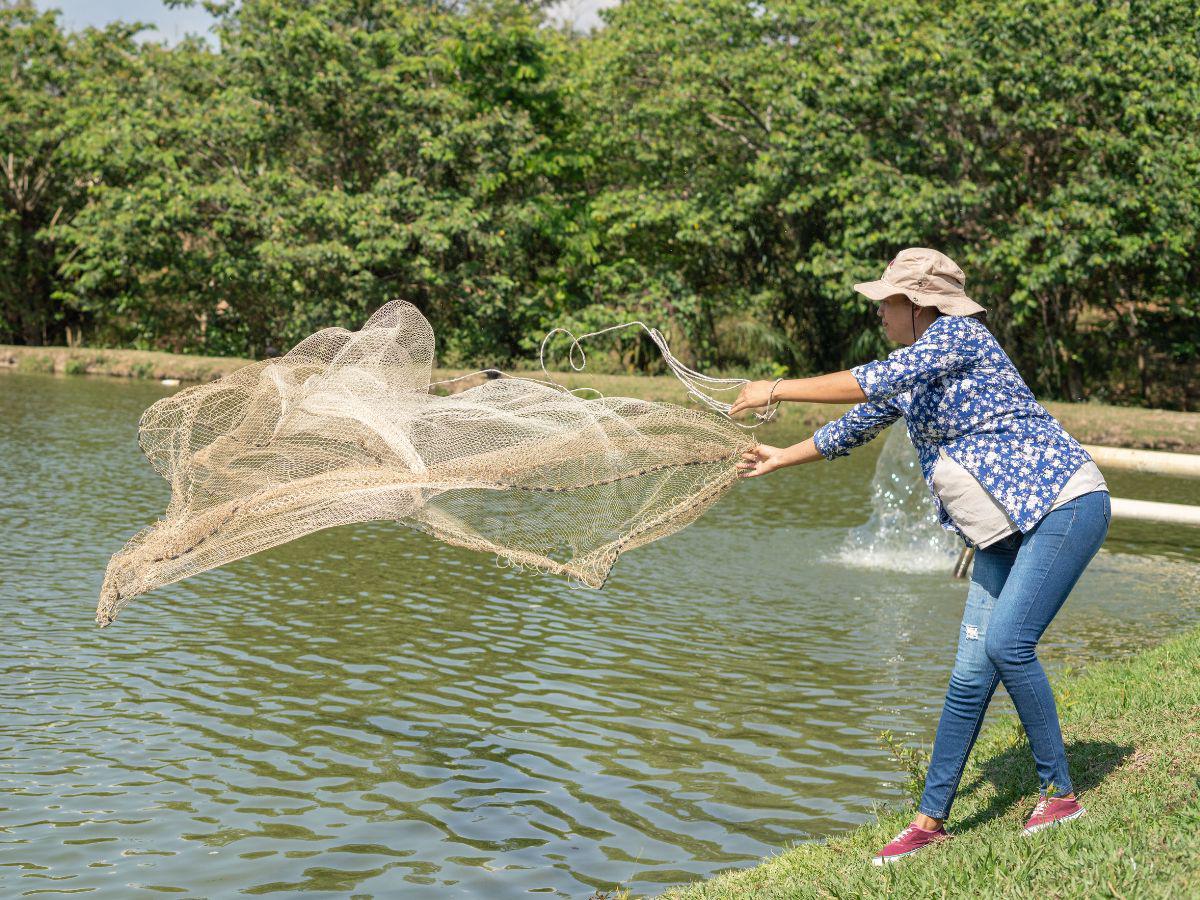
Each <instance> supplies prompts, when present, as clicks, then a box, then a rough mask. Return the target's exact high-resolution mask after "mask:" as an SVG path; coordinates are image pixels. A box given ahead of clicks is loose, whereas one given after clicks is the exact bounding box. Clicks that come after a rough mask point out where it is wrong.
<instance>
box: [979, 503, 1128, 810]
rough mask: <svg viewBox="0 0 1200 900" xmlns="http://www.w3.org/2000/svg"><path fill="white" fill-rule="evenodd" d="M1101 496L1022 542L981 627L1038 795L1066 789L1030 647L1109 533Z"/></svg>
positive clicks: (1051, 517)
mask: <svg viewBox="0 0 1200 900" xmlns="http://www.w3.org/2000/svg"><path fill="white" fill-rule="evenodd" d="M1109 517H1110V507H1109V497H1108V494H1107V492H1104V491H1095V492H1093V493H1090V494H1085V495H1084V496H1082V497H1079V498H1077V499H1075V500H1072V501H1071V502H1069V503H1066V504H1063V505H1062V506H1060V507H1059V508H1058V509H1056V510H1054V511H1053V512H1051V513H1049V514H1048V515H1047V516H1046V517H1045V518H1044V519H1042V521H1040V522H1039V523H1038V524H1037V525H1035V526H1034V527H1033V529H1032V530H1030V531H1029V532H1028V533H1027V534H1026V535H1025V538H1024V540H1022V542H1021V547H1020V549H1019V550H1018V551H1017V557H1016V560H1015V562H1014V563H1013V566H1012V569H1011V571H1010V572H1009V574H1008V579H1007V581H1005V583H1004V588H1003V590H1001V592H1000V596H999V598H998V600H997V603H996V607H995V610H994V611H993V613H992V617H991V621H990V622H989V626H988V633H987V639H986V641H985V642H984V647H985V650H986V652H987V657H988V659H989V660H991V662H992V664H993V665H994V666H995V667H996V670H997V671H998V672H999V673H1000V679H1001V681H1003V682H1004V688H1005V690H1007V691H1008V694H1009V696H1010V697H1012V701H1013V705H1014V706H1016V708H1017V714H1018V715H1019V716H1020V718H1021V724H1022V725H1024V726H1025V733H1026V734H1027V735H1028V736H1029V746H1030V748H1031V749H1032V750H1033V759H1034V762H1035V764H1036V765H1037V773H1038V780H1039V781H1040V782H1041V788H1042V793H1043V794H1044V793H1046V792H1047V791H1048V789H1049V788H1050V787H1051V786H1053V788H1054V791H1055V793H1056V794H1059V795H1062V794H1069V793H1071V791H1072V790H1073V788H1072V786H1071V778H1070V776H1069V775H1068V774H1067V754H1066V749H1065V747H1064V746H1063V739H1062V732H1061V731H1060V729H1059V725H1058V711H1057V709H1056V708H1055V705H1054V694H1053V693H1052V692H1051V690H1050V682H1049V680H1048V679H1047V678H1046V673H1045V672H1044V671H1043V670H1042V666H1041V663H1039V662H1038V658H1037V649H1036V648H1037V643H1038V641H1039V640H1040V639H1041V636H1042V634H1043V632H1045V630H1046V628H1047V626H1049V624H1050V622H1051V620H1052V619H1053V618H1054V616H1055V615H1056V614H1057V613H1058V611H1059V609H1060V608H1061V607H1062V605H1063V602H1064V601H1065V600H1066V599H1067V595H1068V594H1070V593H1071V589H1072V588H1073V587H1074V586H1075V582H1077V581H1078V580H1079V576H1080V575H1082V574H1083V570H1084V569H1085V568H1086V567H1087V564H1088V563H1089V562H1091V560H1092V557H1093V556H1095V555H1096V551H1097V550H1099V549H1100V545H1101V544H1102V543H1104V537H1105V535H1106V534H1107V533H1108V520H1109Z"/></svg>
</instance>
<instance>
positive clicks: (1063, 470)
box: [730, 248, 1110, 865]
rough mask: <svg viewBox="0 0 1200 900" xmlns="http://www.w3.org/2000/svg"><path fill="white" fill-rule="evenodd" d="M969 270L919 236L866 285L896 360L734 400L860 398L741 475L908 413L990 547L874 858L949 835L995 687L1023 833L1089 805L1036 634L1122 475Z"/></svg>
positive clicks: (826, 449)
mask: <svg viewBox="0 0 1200 900" xmlns="http://www.w3.org/2000/svg"><path fill="white" fill-rule="evenodd" d="M964 280H965V279H964V276H963V273H962V270H961V269H960V268H959V267H958V266H957V265H955V264H954V262H953V260H951V259H950V258H949V257H947V256H945V255H944V254H942V253H938V252H937V251H936V250H927V249H924V248H910V249H908V250H904V251H903V252H901V253H900V254H899V255H897V257H896V258H895V259H894V260H892V262H891V263H890V264H889V265H888V267H887V270H886V271H885V272H884V273H883V278H882V279H880V280H879V281H872V282H868V283H865V284H857V285H855V286H854V287H855V290H857V291H859V292H860V293H862V294H864V295H866V296H867V297H869V298H871V299H872V300H875V301H877V302H878V303H879V316H880V318H881V319H882V320H883V327H884V330H885V331H886V333H887V337H888V339H889V340H891V341H894V342H896V343H899V344H903V345H906V346H904V347H902V348H901V349H899V350H896V351H895V352H893V353H892V354H891V355H890V356H888V357H887V359H885V360H882V361H879V362H870V363H867V364H866V365H862V366H856V367H855V368H853V369H850V370H848V371H844V372H835V373H833V374H830V375H821V376H819V377H816V378H798V379H792V380H784V379H776V380H775V381H774V382H769V381H754V382H750V383H749V384H747V385H746V386H745V387H744V388H743V389H742V391H741V393H740V394H739V396H738V398H737V400H736V402H735V403H734V404H733V407H732V408H731V410H730V414H731V415H733V414H736V413H738V412H741V411H742V410H746V409H752V408H755V407H761V406H767V405H768V404H770V403H772V402H777V401H780V400H793V401H805V402H810V403H811V402H816V403H846V402H854V403H856V404H857V405H856V406H854V407H853V408H852V409H851V410H850V411H849V412H847V413H846V414H845V415H844V416H842V417H841V418H840V419H838V420H836V421H834V422H830V423H829V424H827V425H825V426H824V427H822V428H820V429H819V430H818V431H817V432H816V433H815V434H814V435H813V436H812V437H811V438H809V439H808V440H806V441H803V442H801V443H799V444H796V445H794V446H791V447H783V448H780V447H768V446H766V445H762V444H760V445H758V446H757V447H755V448H754V449H753V450H749V451H747V452H746V453H745V454H743V457H742V461H741V462H739V463H738V469H739V470H740V473H739V474H740V475H741V476H742V477H745V478H752V477H756V476H759V475H765V474H767V473H768V472H773V471H775V470H776V469H781V468H784V467H785V466H794V465H799V464H801V463H808V462H813V461H815V460H817V459H821V458H825V459H833V458H834V457H837V456H842V455H844V454H846V453H847V452H849V451H850V450H851V449H852V448H854V447H858V446H860V445H861V444H864V443H866V442H867V441H869V440H871V439H872V438H874V437H875V436H876V435H878V434H879V433H880V432H881V431H882V430H883V429H884V428H886V427H887V426H888V425H890V424H891V423H892V422H894V421H896V420H897V419H899V418H900V417H902V416H903V417H904V420H905V422H906V424H907V426H908V434H909V437H910V438H911V439H912V442H913V445H914V446H915V447H916V449H917V453H918V456H919V458H920V462H921V471H922V473H923V474H924V476H925V480H926V481H927V482H928V484H929V488H930V490H931V491H932V493H933V496H934V503H935V505H936V507H937V512H938V519H939V521H940V522H941V524H942V526H943V527H944V528H947V529H950V530H953V531H956V532H957V533H958V534H960V535H961V536H962V537H963V539H964V540H965V541H966V542H967V543H968V544H970V545H973V546H974V547H976V548H977V551H976V554H975V565H974V571H973V573H972V576H971V586H970V589H969V590H968V592H967V602H966V611H965V612H964V614H963V620H962V626H961V629H960V632H959V643H958V653H957V656H956V657H955V660H954V669H953V671H952V672H951V675H950V687H949V689H948V691H947V692H946V702H945V706H944V707H943V709H942V716H941V720H940V721H939V723H938V729H937V736H936V738H935V739H934V744H933V755H932V757H931V759H930V763H929V771H928V774H927V776H926V780H925V791H924V794H923V796H922V798H921V802H920V804H919V805H918V808H917V809H918V814H917V816H916V818H915V819H914V820H913V822H912V824H911V825H909V826H908V827H907V828H905V829H904V830H903V831H902V832H900V834H899V835H897V837H896V839H895V840H893V841H892V842H891V843H889V844H888V845H887V846H886V847H884V848H883V849H882V850H881V851H880V852H879V853H878V854H876V856H875V857H874V860H873V861H874V862H875V864H876V865H882V864H884V863H888V862H894V861H895V860H898V859H900V858H902V857H905V856H908V855H910V854H912V853H916V852H918V851H920V850H922V849H924V848H925V847H929V846H931V845H932V844H935V843H937V842H939V841H943V840H946V839H947V838H949V837H950V835H948V834H947V833H946V830H945V828H944V827H943V826H944V823H945V821H946V817H947V816H948V815H949V813H950V805H951V803H952V802H953V801H954V795H955V792H956V791H957V790H958V783H959V780H960V779H961V777H962V772H963V767H964V765H965V764H966V760H967V755H968V754H969V753H970V751H971V747H972V745H973V744H974V743H975V738H976V737H977V736H978V734H979V728H980V725H981V724H982V722H983V715H984V712H985V711H986V709H987V706H988V703H989V702H990V701H991V699H992V694H993V693H994V692H995V690H996V686H997V684H999V683H1000V682H1004V687H1005V689H1006V690H1007V691H1008V693H1009V695H1010V696H1011V697H1012V700H1013V703H1014V704H1015V706H1016V708H1017V713H1018V715H1019V716H1020V718H1021V723H1022V724H1023V725H1024V726H1025V732H1026V734H1027V735H1028V736H1029V745H1030V748H1031V749H1032V751H1033V758H1034V762H1035V763H1036V766H1037V773H1038V779H1039V781H1040V783H1041V797H1040V799H1039V800H1038V802H1037V804H1036V806H1035V807H1034V810H1033V814H1032V816H1031V817H1030V819H1029V821H1028V822H1027V823H1026V825H1025V833H1026V834H1032V833H1033V832H1035V831H1039V830H1041V829H1042V828H1046V827H1048V826H1051V825H1058V824H1060V823H1063V822H1067V821H1070V820H1072V819H1076V818H1078V817H1079V816H1081V815H1083V813H1084V808H1083V807H1082V806H1081V805H1080V804H1079V803H1078V802H1076V800H1075V794H1074V793H1073V788H1072V786H1071V778H1070V775H1069V774H1068V773H1067V758H1066V751H1065V748H1064V747H1063V739H1062V734H1061V732H1060V730H1059V724H1058V714H1057V710H1056V708H1055V705H1054V695H1053V694H1052V693H1051V691H1050V683H1049V681H1048V680H1047V679H1046V674H1045V672H1044V671H1043V670H1042V667H1041V665H1040V664H1039V663H1038V659H1037V652H1036V648H1037V642H1038V640H1039V639H1040V638H1041V636H1042V633H1043V632H1044V631H1045V630H1046V627H1047V626H1048V625H1049V624H1050V622H1051V620H1052V619H1053V618H1054V616H1055V614H1056V613H1057V612H1058V610H1059V608H1060V607H1061V606H1062V604H1063V601H1064V600H1066V598H1067V595H1068V594H1069V593H1070V592H1071V588H1072V587H1074V585H1075V582H1076V581H1078V579H1079V576H1080V575H1081V574H1082V572H1083V570H1084V569H1085V568H1086V567H1087V564H1088V562H1090V561H1091V559H1092V557H1093V556H1094V555H1095V554H1096V551H1097V550H1098V549H1099V548H1100V545H1101V544H1102V543H1103V542H1104V538H1105V535H1106V534H1107V533H1108V522H1109V517H1110V507H1109V496H1108V487H1107V485H1106V484H1105V483H1104V478H1103V477H1102V476H1101V474H1100V470H1099V469H1097V468H1096V464H1095V463H1094V462H1092V459H1091V457H1089V456H1088V454H1087V452H1086V451H1085V450H1084V449H1083V448H1082V447H1081V446H1080V445H1079V444H1078V443H1077V442H1076V441H1075V440H1074V439H1073V438H1072V437H1071V436H1070V435H1068V434H1067V433H1066V432H1065V431H1064V430H1063V428H1062V426H1061V425H1059V423H1058V422H1057V421H1056V420H1055V419H1054V418H1053V417H1052V416H1051V415H1050V414H1049V413H1048V412H1046V410H1045V409H1043V408H1042V407H1041V406H1040V405H1039V404H1038V403H1037V401H1036V400H1035V399H1034V397H1033V394H1032V393H1031V392H1030V390H1029V388H1028V387H1027V386H1026V385H1025V382H1024V381H1023V380H1022V379H1021V376H1020V374H1018V372H1017V370H1016V368H1015V367H1014V366H1013V364H1012V362H1011V361H1010V360H1009V358H1008V357H1007V356H1006V355H1005V353H1004V351H1003V350H1001V349H1000V345H999V344H997V343H996V339H995V338H994V337H993V336H992V334H991V332H989V331H988V329H987V327H986V326H985V325H984V324H983V322H982V321H981V318H982V316H983V315H985V311H984V309H983V307H981V306H980V305H979V304H977V303H975V302H974V301H973V300H971V299H970V298H968V297H967V295H966V294H965V293H964V292H963V284H964Z"/></svg>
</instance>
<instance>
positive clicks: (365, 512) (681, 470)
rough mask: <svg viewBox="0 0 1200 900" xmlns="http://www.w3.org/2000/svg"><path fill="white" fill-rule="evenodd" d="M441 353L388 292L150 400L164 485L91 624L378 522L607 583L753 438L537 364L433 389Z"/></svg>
mask: <svg viewBox="0 0 1200 900" xmlns="http://www.w3.org/2000/svg"><path fill="white" fill-rule="evenodd" d="M433 361H434V335H433V330H432V329H431V328H430V325H429V323H428V322H427V321H426V319H425V317H424V316H422V315H421V313H420V312H419V311H418V310H417V308H416V307H415V306H413V305H412V304H410V303H407V302H405V301H401V300H396V301H392V302H390V303H388V304H386V305H384V306H383V307H381V308H380V309H379V310H377V311H376V312H375V314H374V315H372V316H371V318H370V319H369V320H368V321H367V323H366V324H365V325H364V326H363V327H362V329H361V330H359V331H357V332H352V331H348V330H346V329H343V328H328V329H324V330H322V331H319V332H317V333H316V334H314V335H311V336H310V337H308V338H306V339H305V340H303V341H302V342H301V343H299V344H298V345H297V346H296V347H295V348H293V349H292V350H291V351H289V352H288V353H287V354H285V355H284V356H282V357H280V358H278V359H272V360H264V361H261V362H257V363H253V364H250V365H247V366H245V367H244V368H241V369H239V370H237V371H236V372H233V373H231V374H229V375H226V376H225V377H223V378H221V379H219V380H218V381H215V382H212V383H209V384H201V385H196V386H194V387H189V388H186V389H184V390H181V391H179V392H178V393H176V394H175V395H173V396H171V397H166V398H164V399H162V400H159V401H158V402H157V403H155V404H154V405H153V406H151V407H150V408H149V409H147V410H146V412H145V413H144V414H143V416H142V419H141V422H140V423H139V442H140V444H141V448H142V450H143V452H144V453H145V454H146V457H147V458H148V459H149V460H150V463H151V464H152V465H153V466H154V468H155V469H156V470H157V471H158V472H159V473H160V474H161V475H162V476H163V477H164V478H166V479H167V481H169V482H170V484H171V501H170V504H169V506H168V507H167V510H166V513H165V515H164V516H163V518H162V519H161V520H160V521H158V522H156V523H155V524H153V525H151V526H150V527H148V528H146V529H144V530H143V531H141V532H139V533H138V534H136V535H135V536H134V537H133V538H132V539H130V540H129V542H128V543H127V544H126V545H125V547H124V548H123V549H122V550H121V551H120V552H118V553H116V554H115V555H114V556H113V557H112V559H111V560H110V562H109V565H108V569H107V572H106V573H105V578H104V585H103V587H102V589H101V594H100V602H99V605H98V607H97V610H96V621H97V622H99V623H100V624H101V625H107V624H109V623H110V622H112V621H113V619H114V618H115V617H116V616H117V614H118V612H119V611H120V610H121V609H122V608H123V607H124V606H125V604H126V603H128V602H129V600H130V599H132V598H133V597H136V596H137V595H139V594H143V593H145V592H146V591H150V590H153V589H154V588H156V587H159V586H161V585H165V584H170V583H171V582H175V581H179V580H180V579H182V578H186V577H188V576H189V575H195V574H197V573H199V572H204V571H206V570H208V569H212V568H215V567H217V566H220V565H224V564H225V563H228V562H232V561H233V560H236V559H240V558H242V557H245V556H248V555H250V554H252V553H257V552H258V551H260V550H265V549H267V548H269V547H275V546H278V545H280V544H283V543H286V542H288V541H292V540H295V539H296V538H298V537H301V536H302V535H305V534H309V533H311V532H313V531H317V530H319V529H322V528H330V527H332V526H335V525H345V524H349V523H352V522H365V521H370V520H391V521H396V522H401V523H404V524H406V525H409V526H412V527H414V528H417V529H420V530H421V531H424V532H427V533H429V534H431V535H433V536H434V537H436V538H439V539H440V540H443V541H446V542H447V543H450V544H456V545H458V546H462V547H467V548H470V549H472V550H479V551H485V552H489V553H493V554H495V555H496V556H497V557H498V558H499V559H501V560H504V561H506V562H508V563H511V564H515V565H518V566H522V567H525V566H527V567H532V568H535V569H537V570H540V571H543V572H548V573H557V574H561V575H565V576H567V577H568V578H569V579H570V580H572V581H574V582H577V583H579V584H582V585H587V586H590V587H601V586H603V584H604V582H605V580H606V579H607V578H608V574H609V571H610V570H611V569H612V566H613V564H614V563H615V562H616V560H617V558H618V556H620V554H621V553H623V552H625V551H626V550H630V549H632V548H634V547H638V546H640V545H642V544H646V543H648V542H650V541H653V540H655V539H657V538H660V537H663V536H664V535H667V534H671V533H672V532H675V531H678V530H679V529H680V528H683V527H684V526H685V525H687V524H688V523H690V522H691V521H693V520H694V519H696V518H697V517H698V516H699V515H700V514H701V513H702V512H703V511H704V510H705V509H707V508H708V507H709V506H710V505H711V504H712V503H713V502H715V501H716V500H717V499H718V498H719V497H720V496H721V495H722V494H723V493H724V492H725V491H726V490H728V489H729V488H730V486H731V485H733V484H734V483H735V482H736V481H737V470H736V466H735V464H736V462H737V460H738V458H739V456H740V453H741V451H742V450H744V449H746V448H748V447H751V446H753V445H754V443H755V441H754V440H753V439H752V438H750V437H748V436H747V434H746V433H745V432H744V431H742V430H740V429H739V427H738V426H737V425H735V424H734V423H732V422H731V421H730V420H729V419H727V418H723V417H721V416H720V415H717V414H714V413H712V412H705V411H699V410H692V409H687V408H684V407H681V406H676V405H673V404H668V403H659V402H650V401H645V400H637V399H631V398H627V397H599V398H591V399H585V398H583V397H580V396H577V395H576V394H574V393H571V392H570V391H568V390H567V389H566V388H564V387H562V386H560V385H556V384H552V383H546V382H542V381H540V380H537V379H529V378H519V377H508V376H505V377H500V378H495V379H493V380H487V381H484V382H483V383H482V384H479V385H477V386H475V387H470V388H468V389H466V390H463V391H460V392H458V393H453V394H450V395H440V394H437V393H433V392H432V391H431V387H430V385H431V381H430V379H431V376H432V370H433Z"/></svg>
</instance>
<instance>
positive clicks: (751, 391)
mask: <svg viewBox="0 0 1200 900" xmlns="http://www.w3.org/2000/svg"><path fill="white" fill-rule="evenodd" d="M772 384H774V382H773V381H747V382H746V383H745V384H744V385H742V390H741V392H740V393H739V394H738V395H737V399H736V400H734V401H733V406H731V407H729V415H730V416H733V415H735V414H737V413H740V412H741V411H742V410H744V409H756V408H757V407H760V406H766V405H767V400H768V399H769V398H770V396H771V385H772Z"/></svg>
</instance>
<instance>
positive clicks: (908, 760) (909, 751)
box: [879, 730, 929, 803]
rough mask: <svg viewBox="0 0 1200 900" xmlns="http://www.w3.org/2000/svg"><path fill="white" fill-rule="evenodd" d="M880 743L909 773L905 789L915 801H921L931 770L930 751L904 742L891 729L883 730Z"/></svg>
mask: <svg viewBox="0 0 1200 900" xmlns="http://www.w3.org/2000/svg"><path fill="white" fill-rule="evenodd" d="M879 745H880V746H881V747H883V748H884V749H885V750H887V751H888V752H889V753H891V754H892V759H893V760H895V761H896V762H897V763H899V764H900V768H902V769H903V770H904V771H905V772H907V773H908V780H907V781H905V783H904V790H905V792H906V793H907V794H908V796H909V798H910V799H911V800H912V802H913V803H920V802H921V796H922V795H923V794H924V793H925V776H926V774H927V773H928V771H929V751H928V750H925V749H924V748H923V747H913V746H911V745H909V744H906V743H904V741H902V740H900V739H899V738H897V737H896V735H895V734H893V733H892V732H891V731H890V730H889V731H884V732H881V733H880V735H879Z"/></svg>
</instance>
